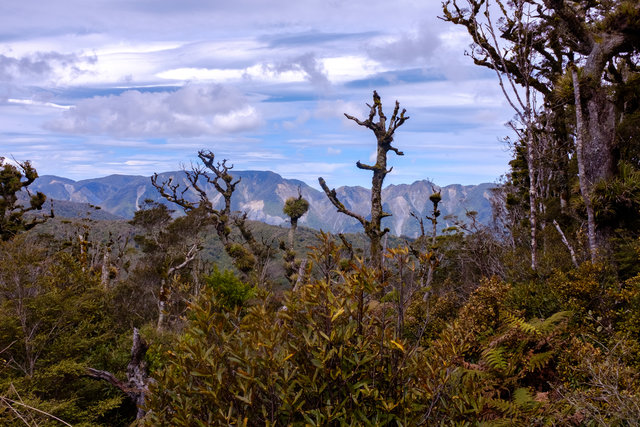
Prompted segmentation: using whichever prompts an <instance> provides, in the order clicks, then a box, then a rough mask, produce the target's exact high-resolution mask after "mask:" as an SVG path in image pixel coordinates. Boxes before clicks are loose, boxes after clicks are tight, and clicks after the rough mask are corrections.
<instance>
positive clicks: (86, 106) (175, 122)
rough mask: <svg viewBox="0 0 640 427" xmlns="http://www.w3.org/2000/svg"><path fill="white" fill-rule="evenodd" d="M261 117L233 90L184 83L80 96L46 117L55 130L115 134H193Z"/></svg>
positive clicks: (250, 123) (252, 124)
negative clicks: (65, 108)
mask: <svg viewBox="0 0 640 427" xmlns="http://www.w3.org/2000/svg"><path fill="white" fill-rule="evenodd" d="M260 124H261V118H260V115H259V114H258V112H257V111H256V109H255V108H254V107H252V106H251V105H249V104H248V103H247V100H246V98H245V97H244V96H243V95H242V94H241V93H240V92H238V91H237V90H235V89H233V88H229V87H226V86H222V85H214V84H212V85H195V84H188V85H185V86H183V87H181V88H180V89H178V90H175V91H163V92H140V91H138V90H127V91H125V92H123V93H122V94H119V95H110V96H96V97H93V98H89V99H83V100H81V101H80V102H78V103H77V104H76V106H75V107H74V108H71V109H69V110H68V111H65V112H64V113H63V114H62V117H60V118H59V119H56V120H53V121H51V122H49V123H47V125H46V128H47V129H49V130H52V131H55V132H61V133H69V134H87V135H112V136H118V137H173V136H183V137H193V136H201V135H218V134H224V133H230V132H241V131H246V130H251V129H255V128H256V127H258V126H259V125H260Z"/></svg>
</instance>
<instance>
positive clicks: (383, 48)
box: [367, 22, 440, 65]
mask: <svg viewBox="0 0 640 427" xmlns="http://www.w3.org/2000/svg"><path fill="white" fill-rule="evenodd" d="M439 45H440V39H439V35H438V33H437V32H436V30H435V28H434V25H433V24H432V23H427V22H423V23H421V24H420V25H419V26H418V27H417V29H416V30H415V31H412V32H406V33H404V34H402V35H400V36H396V37H389V36H385V37H383V38H380V39H378V40H375V41H373V42H372V43H370V45H369V46H368V47H367V53H368V54H369V56H370V57H371V58H373V59H375V60H377V61H380V62H382V63H391V64H402V65H411V64H416V63H425V60H427V59H429V58H430V57H431V56H432V55H433V54H434V53H435V52H436V50H437V48H438V47H439Z"/></svg>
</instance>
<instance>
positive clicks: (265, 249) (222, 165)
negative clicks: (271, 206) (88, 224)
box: [151, 150, 273, 284]
mask: <svg viewBox="0 0 640 427" xmlns="http://www.w3.org/2000/svg"><path fill="white" fill-rule="evenodd" d="M198 158H199V159H200V161H201V162H202V164H203V166H192V168H191V170H184V173H185V175H186V178H187V181H188V184H187V185H186V186H184V187H181V186H180V184H179V183H175V182H174V181H173V178H169V179H167V180H165V181H163V182H158V178H159V177H158V174H154V175H153V176H152V177H151V183H152V184H153V186H154V187H155V188H156V189H157V190H158V192H159V193H160V194H161V195H162V197H164V198H165V199H167V200H168V201H170V202H173V203H175V204H177V205H178V206H180V207H182V209H183V210H184V211H185V212H189V211H192V210H195V209H201V210H202V212H203V214H205V215H206V216H207V217H208V219H209V220H210V221H211V222H212V223H213V225H214V228H215V230H216V233H217V235H218V237H219V238H220V240H221V241H222V243H223V245H224V249H225V252H226V253H227V254H228V255H229V256H230V257H231V259H232V260H233V262H234V265H235V266H236V268H238V270H239V271H240V273H241V274H243V275H244V276H245V279H248V278H249V273H250V272H252V271H254V270H255V269H256V267H258V269H257V270H255V272H256V279H257V280H258V282H259V283H260V284H262V283H264V281H265V279H266V269H267V266H268V261H269V258H270V257H271V255H272V251H273V248H272V247H271V245H269V244H267V243H266V242H264V241H258V240H257V239H256V238H255V237H254V236H253V233H252V231H251V228H250V227H249V225H248V224H247V215H246V213H243V214H237V213H234V212H232V211H231V197H232V196H233V193H234V191H235V189H236V186H237V185H238V184H239V183H240V181H241V178H238V179H236V180H234V177H233V176H232V175H231V173H230V172H229V171H230V170H231V169H233V165H227V160H226V159H225V160H223V161H222V162H216V161H215V155H214V153H213V152H211V151H208V150H200V151H199V152H198ZM207 170H209V171H211V172H213V176H210V175H209V174H208V173H207ZM203 180H204V182H207V183H209V184H211V185H213V187H214V188H215V190H216V191H217V192H218V193H219V194H220V195H221V196H222V199H223V207H222V208H221V209H216V208H215V207H214V206H213V204H212V203H211V200H210V198H209V195H208V194H207V192H206V189H205V188H204V187H203V186H202V181H203ZM188 191H192V192H194V193H195V194H196V195H197V197H198V201H196V202H193V201H191V200H189V199H187V197H186V196H185V194H186V193H187V192H188ZM232 224H233V225H235V226H236V227H237V229H238V230H239V232H240V235H241V238H242V239H243V240H244V245H241V244H239V243H237V242H234V241H233V240H232V237H231V225H232Z"/></svg>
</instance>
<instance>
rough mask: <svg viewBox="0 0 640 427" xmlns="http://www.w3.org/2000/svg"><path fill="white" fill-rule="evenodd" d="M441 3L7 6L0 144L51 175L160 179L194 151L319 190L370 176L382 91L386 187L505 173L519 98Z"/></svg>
mask: <svg viewBox="0 0 640 427" xmlns="http://www.w3.org/2000/svg"><path fill="white" fill-rule="evenodd" d="M439 14H440V2H439V1H430V0H429V1H424V0H398V1H395V2H382V1H377V0H374V1H371V0H369V1H361V0H351V1H346V2H345V1H332V0H324V1H315V0H302V1H300V0H298V1H289V0H287V1H285V0H270V1H264V0H235V1H232V2H228V1H227V2H222V1H218V0H215V1H206V0H187V1H184V0H182V1H176V0H172V1H169V0H131V1H127V0H92V1H90V2H89V1H86V0H59V1H44V0H39V1H32V0H23V1H19V2H18V1H4V2H2V3H1V4H0V24H1V25H0V155H2V156H5V157H11V156H13V157H14V158H15V159H18V160H26V159H29V160H31V161H32V162H33V164H34V165H35V166H36V168H37V169H38V171H39V173H40V174H41V175H43V174H55V175H60V176H65V177H68V178H72V179H76V180H78V179H84V178H93V177H99V176H105V175H109V174H114V173H118V174H135V175H139V174H140V175H150V174H151V173H153V172H156V171H157V172H161V171H168V170H176V169H179V168H180V167H181V165H186V166H187V167H188V165H189V163H190V162H191V161H195V160H194V159H195V158H196V153H197V151H198V150H199V149H202V148H206V149H210V150H212V151H213V152H214V153H216V156H217V157H218V158H220V159H223V158H226V159H229V161H230V162H231V163H233V164H234V165H235V168H236V169H238V170H247V169H257V170H272V171H274V172H277V173H279V174H281V175H282V176H284V177H286V178H297V179H301V180H303V181H305V182H307V183H309V184H310V185H313V186H314V187H316V188H317V187H318V185H317V177H318V176H323V177H324V178H325V179H326V180H327V182H328V184H329V185H330V186H334V187H337V186H340V185H362V186H365V187H368V186H370V174H369V173H367V172H366V171H360V170H357V169H356V168H355V162H356V161H357V160H361V161H363V162H367V161H369V160H370V158H371V156H372V154H373V153H374V150H375V139H374V137H373V135H372V133H371V132H370V131H369V130H367V129H364V128H361V127H359V126H358V125H356V124H355V123H354V122H352V121H349V120H347V119H345V118H344V116H343V113H345V112H346V113H349V114H351V115H355V116H357V117H361V118H364V117H365V116H366V114H367V107H366V105H365V103H367V102H369V103H370V102H371V95H372V91H373V90H374V89H376V90H377V91H378V92H379V93H380V95H381V96H382V101H383V105H385V106H386V110H387V111H389V114H390V113H391V110H392V108H393V103H394V101H395V100H396V99H397V100H398V101H399V102H400V105H401V107H403V108H406V109H407V114H408V115H409V116H410V117H411V118H410V120H408V121H407V122H406V123H405V124H404V125H403V126H402V127H400V128H399V129H398V130H397V132H396V138H395V146H397V147H398V148H399V149H400V150H402V151H404V153H405V156H404V157H397V156H395V155H394V154H390V159H389V164H390V165H392V166H394V169H393V173H392V174H390V175H389V176H388V177H387V181H386V183H387V184H390V183H394V184H399V183H411V182H413V181H416V180H419V179H425V178H428V179H431V180H433V181H434V182H435V183H436V184H438V185H447V184H452V183H461V184H475V183H480V182H494V181H496V180H497V179H498V178H499V177H500V175H502V174H504V173H505V172H506V171H507V169H508V165H507V163H508V161H509V159H510V157H511V154H510V153H509V151H508V150H507V148H506V146H505V145H504V143H502V142H501V138H502V137H504V136H505V135H507V134H508V130H507V129H506V127H505V126H504V123H505V122H507V121H508V120H509V119H511V117H512V115H513V114H512V111H511V110H510V109H509V106H508V105H507V104H506V102H505V101H504V99H503V96H502V94H501V92H500V89H499V86H498V84H497V80H496V78H495V75H493V74H492V73H491V72H489V71H488V70H483V69H479V68H478V67H476V66H474V65H473V64H472V61H471V60H470V59H469V58H468V57H465V56H464V51H465V49H466V48H467V45H468V43H469V39H468V37H467V35H466V33H465V32H464V31H463V30H462V29H460V28H456V27H454V26H451V25H448V24H446V23H444V22H442V21H441V20H439V19H438V18H437V16H438V15H439Z"/></svg>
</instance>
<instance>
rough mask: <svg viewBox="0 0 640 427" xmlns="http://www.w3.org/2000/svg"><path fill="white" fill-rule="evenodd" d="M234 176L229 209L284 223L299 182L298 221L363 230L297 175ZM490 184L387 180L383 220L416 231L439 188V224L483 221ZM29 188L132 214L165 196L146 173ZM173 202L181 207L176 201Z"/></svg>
mask: <svg viewBox="0 0 640 427" xmlns="http://www.w3.org/2000/svg"><path fill="white" fill-rule="evenodd" d="M233 176H234V178H236V179H237V178H241V182H240V184H239V185H238V186H237V188H236V191H235V193H234V194H233V198H232V209H233V210H238V211H246V212H247V213H248V217H249V219H252V220H257V221H262V222H266V223H268V224H272V225H285V224H287V218H286V216H285V215H284V214H283V213H282V207H283V206H284V202H285V200H286V199H287V198H289V197H295V196H297V194H298V188H300V191H301V192H302V195H303V197H304V198H306V199H307V200H308V201H309V204H310V208H309V212H308V213H307V214H306V215H305V216H303V217H302V218H301V219H300V221H299V223H300V225H303V226H307V227H311V228H315V229H322V230H325V231H330V232H333V233H340V232H360V231H362V229H361V226H360V224H359V223H358V222H357V221H356V220H355V219H353V218H351V217H348V216H346V215H343V214H341V213H338V212H337V211H336V209H335V207H334V206H333V205H332V204H331V202H330V201H329V200H328V199H327V197H326V195H325V194H324V193H323V192H322V191H319V190H316V189H314V188H312V187H310V186H308V185H307V184H305V183H304V182H302V181H299V180H295V179H285V178H283V177H281V176H280V175H278V174H276V173H274V172H269V171H233ZM158 177H159V179H158V181H159V182H163V181H166V180H168V179H169V178H173V182H174V183H180V184H181V188H184V186H186V184H187V180H186V176H185V173H184V172H183V171H176V172H164V173H160V174H158ZM202 186H203V187H204V188H205V190H206V191H207V194H208V196H209V198H210V200H211V201H212V203H213V204H214V206H221V204H222V197H221V196H220V194H218V193H217V192H216V191H215V189H214V188H213V186H212V185H211V184H208V183H206V182H204V181H203V182H202ZM495 186H496V185H495V184H489V183H484V184H478V185H466V186H463V185H457V184H454V185H448V186H446V187H439V186H436V185H435V184H433V183H431V182H430V181H427V180H422V181H416V182H414V183H413V184H401V185H389V186H387V187H385V188H384V189H383V191H382V200H383V204H384V209H385V211H387V212H390V213H391V214H392V216H391V217H388V218H385V219H384V220H383V226H384V227H389V229H390V230H391V233H392V234H394V235H397V236H400V235H405V236H409V237H415V236H417V235H418V233H419V225H418V222H417V221H416V220H415V219H414V218H412V217H411V216H410V212H415V213H416V214H417V215H419V216H421V217H423V218H424V217H425V215H428V214H429V213H430V211H431V209H432V205H431V202H430V201H429V196H430V195H431V194H432V193H433V189H435V190H436V191H440V192H441V195H442V202H441V204H440V210H441V211H442V216H441V217H440V220H441V225H442V226H446V225H448V224H447V221H446V220H444V217H445V216H447V215H456V216H458V217H460V218H464V216H465V213H466V212H467V211H470V210H473V211H476V212H478V215H477V219H478V220H479V221H480V222H482V223H488V222H489V221H490V219H491V201H490V200H491V188H493V187H495ZM30 188H31V189H32V190H33V191H41V192H43V193H44V194H46V195H47V197H50V198H52V199H58V200H64V201H67V202H76V203H84V204H91V205H96V206H100V207H101V208H102V210H104V211H106V212H108V213H110V214H112V215H115V216H118V217H122V218H132V217H133V214H134V213H135V211H136V210H138V209H140V207H141V206H142V204H143V203H144V200H145V199H151V200H155V201H161V202H164V199H162V197H161V196H160V194H159V193H158V192H157V190H156V189H155V188H154V187H153V185H151V180H150V177H145V176H138V175H110V176H106V177H102V178H95V179H85V180H81V181H73V180H71V179H68V178H62V177H58V176H54V175H44V176H41V177H39V178H38V179H37V180H36V181H35V182H34V183H33V184H32V186H31V187H30ZM336 192H337V194H338V197H339V199H340V200H341V201H342V203H343V204H344V205H345V206H346V207H347V208H348V209H350V210H353V211H354V212H356V213H358V214H361V215H365V216H366V215H367V214H368V213H369V211H370V206H371V204H370V203H371V200H370V199H371V194H370V190H368V189H365V188H363V187H358V186H356V187H348V186H343V187H338V188H336ZM185 197H187V198H188V199H192V200H194V201H195V200H197V194H196V193H195V192H194V191H191V190H190V191H187V192H186V193H185ZM170 205H171V204H170ZM85 206H86V205H85ZM172 208H174V209H176V210H180V208H179V207H178V206H175V205H174V206H172Z"/></svg>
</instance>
